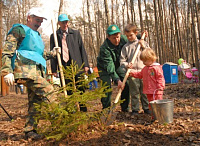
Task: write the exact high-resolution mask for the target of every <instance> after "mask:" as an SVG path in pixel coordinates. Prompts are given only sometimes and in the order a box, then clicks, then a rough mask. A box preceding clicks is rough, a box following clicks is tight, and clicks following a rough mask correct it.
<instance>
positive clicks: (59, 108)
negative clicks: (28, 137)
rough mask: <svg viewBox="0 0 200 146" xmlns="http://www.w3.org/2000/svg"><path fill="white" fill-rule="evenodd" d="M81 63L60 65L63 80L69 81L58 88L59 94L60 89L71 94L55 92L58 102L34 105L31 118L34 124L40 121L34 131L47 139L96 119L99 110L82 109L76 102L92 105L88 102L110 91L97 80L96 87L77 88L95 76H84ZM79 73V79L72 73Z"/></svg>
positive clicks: (98, 115)
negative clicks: (62, 66)
mask: <svg viewBox="0 0 200 146" xmlns="http://www.w3.org/2000/svg"><path fill="white" fill-rule="evenodd" d="M82 66H83V65H82ZM82 66H81V67H80V68H79V67H78V65H77V64H76V63H74V62H72V63H71V65H70V66H67V67H66V69H64V68H63V72H64V76H65V79H67V80H69V81H70V82H69V83H67V84H66V87H65V88H59V89H58V91H59V93H61V91H63V90H67V92H71V93H72V94H71V95H67V97H65V96H64V95H63V94H58V96H57V98H58V100H59V102H57V103H47V102H43V103H42V104H40V105H39V104H35V106H36V109H37V110H38V114H37V115H36V116H35V119H36V121H37V123H39V121H40V126H38V127H39V128H38V131H39V133H41V134H43V135H45V136H46V138H47V139H56V140H60V139H62V138H66V137H67V136H69V135H70V134H71V133H76V132H77V131H78V130H81V127H83V125H88V124H89V123H90V122H93V121H94V120H99V119H100V118H99V117H100V116H101V114H99V112H96V111H95V110H94V111H93V112H82V111H80V110H79V105H85V106H86V107H87V108H95V107H94V104H92V102H93V101H95V100H100V99H101V98H103V97H106V95H105V94H106V93H108V92H111V90H112V89H108V87H107V86H106V85H105V84H102V82H100V86H99V87H98V88H96V89H95V90H92V91H90V90H86V91H85V92H83V91H81V90H80V89H81V88H84V89H87V88H88V87H89V82H90V81H92V80H93V79H94V78H95V77H96V75H95V74H94V73H93V74H90V75H88V78H87V79H86V78H85V76H84V75H85V73H84V72H83V70H82ZM80 72H82V73H81V75H80V78H79V79H78V80H76V79H75V76H76V75H77V74H78V73H80ZM41 119H42V120H41ZM41 121H42V122H41Z"/></svg>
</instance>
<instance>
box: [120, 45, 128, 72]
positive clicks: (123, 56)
mask: <svg viewBox="0 0 200 146" xmlns="http://www.w3.org/2000/svg"><path fill="white" fill-rule="evenodd" d="M127 58H128V57H127V52H126V45H124V46H123V48H122V51H121V56H120V66H121V67H122V68H123V69H126V67H127V65H128V62H127V60H128V59H127Z"/></svg>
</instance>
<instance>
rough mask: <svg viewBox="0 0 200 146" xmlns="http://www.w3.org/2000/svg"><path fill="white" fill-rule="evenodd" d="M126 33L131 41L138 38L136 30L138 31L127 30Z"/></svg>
mask: <svg viewBox="0 0 200 146" xmlns="http://www.w3.org/2000/svg"><path fill="white" fill-rule="evenodd" d="M125 35H126V37H127V39H128V40H129V41H130V42H132V41H134V40H136V39H137V37H136V35H137V32H136V33H134V32H133V31H130V32H125Z"/></svg>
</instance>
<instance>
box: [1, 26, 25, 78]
mask: <svg viewBox="0 0 200 146" xmlns="http://www.w3.org/2000/svg"><path fill="white" fill-rule="evenodd" d="M24 37H25V31H24V29H23V28H22V27H21V26H17V27H15V28H13V29H12V30H11V31H10V32H9V34H8V35H7V37H6V41H5V45H4V47H3V52H2V68H1V74H2V75H3V76H5V75H7V74H9V73H13V68H12V66H11V59H12V57H13V55H14V53H15V51H16V50H17V48H18V47H19V46H20V44H21V42H22V40H23V39H24Z"/></svg>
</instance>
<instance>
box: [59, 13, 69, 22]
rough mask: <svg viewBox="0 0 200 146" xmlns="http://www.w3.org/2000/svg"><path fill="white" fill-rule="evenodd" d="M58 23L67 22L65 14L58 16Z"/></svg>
mask: <svg viewBox="0 0 200 146" xmlns="http://www.w3.org/2000/svg"><path fill="white" fill-rule="evenodd" d="M58 21H69V18H68V16H67V15H66V14H60V15H59V16H58Z"/></svg>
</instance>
